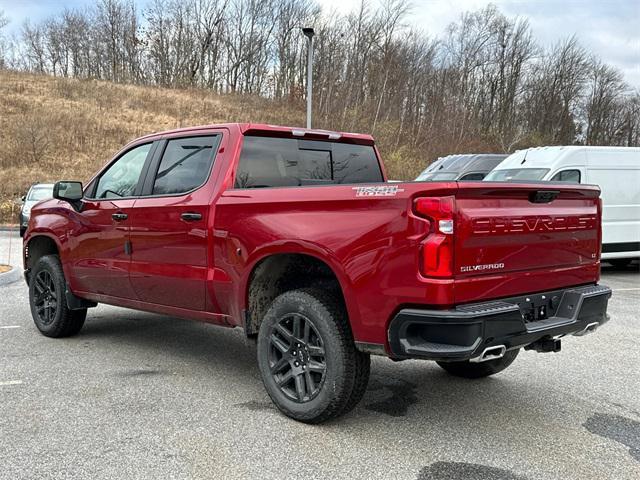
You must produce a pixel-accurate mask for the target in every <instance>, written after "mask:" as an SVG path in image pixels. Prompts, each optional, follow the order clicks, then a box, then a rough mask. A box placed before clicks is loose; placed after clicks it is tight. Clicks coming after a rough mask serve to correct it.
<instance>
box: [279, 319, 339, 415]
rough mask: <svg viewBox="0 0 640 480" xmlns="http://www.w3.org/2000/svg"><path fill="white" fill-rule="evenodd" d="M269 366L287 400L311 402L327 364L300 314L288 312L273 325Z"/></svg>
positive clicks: (314, 333) (315, 334) (310, 325)
mask: <svg viewBox="0 0 640 480" xmlns="http://www.w3.org/2000/svg"><path fill="white" fill-rule="evenodd" d="M269 342H270V344H269V367H270V370H271V375H272V376H273V380H274V381H275V383H276V385H277V386H278V387H279V388H280V390H281V391H282V393H283V394H284V395H285V396H286V397H287V398H288V399H290V400H292V401H294V402H297V403H305V402H308V401H310V400H312V399H314V398H315V397H316V396H317V395H318V393H319V392H320V391H321V389H322V386H323V384H324V381H325V376H326V371H327V365H326V362H325V350H324V344H323V342H322V338H321V337H320V334H319V333H318V330H317V329H316V327H315V325H314V324H313V322H312V321H311V320H310V319H309V318H307V317H306V316H304V315H301V314H298V313H289V314H286V315H284V316H283V317H281V318H280V319H279V320H278V322H277V323H276V324H275V325H274V326H273V329H272V332H271V337H270V339H269Z"/></svg>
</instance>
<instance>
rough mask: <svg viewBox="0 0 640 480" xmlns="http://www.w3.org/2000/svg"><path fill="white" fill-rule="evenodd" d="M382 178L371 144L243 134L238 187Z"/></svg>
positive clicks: (322, 183)
mask: <svg viewBox="0 0 640 480" xmlns="http://www.w3.org/2000/svg"><path fill="white" fill-rule="evenodd" d="M376 182H382V172H381V171H380V165H379V163H378V158H377V157H376V153H375V150H374V148H373V147H372V146H366V145H351V144H347V143H338V142H324V141H313V140H299V139H295V138H275V137H252V136H247V137H245V138H244V144H243V146H242V153H241V155H240V163H239V165H238V170H237V172H236V185H235V186H236V188H268V187H287V186H302V185H330V184H336V183H376Z"/></svg>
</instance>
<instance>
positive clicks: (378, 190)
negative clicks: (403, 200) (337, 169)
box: [353, 185, 404, 197]
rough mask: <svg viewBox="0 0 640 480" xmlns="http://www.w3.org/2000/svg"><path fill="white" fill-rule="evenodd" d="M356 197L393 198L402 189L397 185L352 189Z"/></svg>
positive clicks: (402, 189) (402, 190)
mask: <svg viewBox="0 0 640 480" xmlns="http://www.w3.org/2000/svg"><path fill="white" fill-rule="evenodd" d="M353 189H354V190H355V191H356V197H395V196H396V195H397V194H398V193H399V192H404V188H398V186H397V185H377V186H375V187H353Z"/></svg>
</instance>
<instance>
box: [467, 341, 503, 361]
mask: <svg viewBox="0 0 640 480" xmlns="http://www.w3.org/2000/svg"><path fill="white" fill-rule="evenodd" d="M505 353H507V347H505V346H504V345H495V346H493V347H488V348H485V349H484V351H483V352H482V353H481V354H480V355H479V356H477V357H474V358H471V359H470V360H469V361H470V362H472V363H480V362H488V361H489V360H497V359H499V358H502V357H504V354H505Z"/></svg>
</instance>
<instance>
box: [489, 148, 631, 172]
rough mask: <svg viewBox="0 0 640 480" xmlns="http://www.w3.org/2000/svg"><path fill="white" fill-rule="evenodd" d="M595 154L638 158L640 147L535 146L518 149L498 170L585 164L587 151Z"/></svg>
mask: <svg viewBox="0 0 640 480" xmlns="http://www.w3.org/2000/svg"><path fill="white" fill-rule="evenodd" d="M587 152H588V153H589V155H590V156H591V155H594V154H601V155H602V154H604V155H606V154H616V156H619V155H620V154H624V155H625V156H627V155H630V156H632V157H634V158H638V155H639V154H640V148H634V147H602V146H582V145H566V146H551V147H534V148H527V149H524V150H518V151H516V152H515V153H512V154H511V155H509V156H508V157H507V158H505V159H504V161H503V162H502V163H500V165H498V166H497V167H496V170H506V169H510V168H520V169H522V168H540V167H552V166H553V165H556V164H564V163H566V162H569V161H573V162H575V163H576V164H584V163H586V161H587V157H586V155H585V153H587Z"/></svg>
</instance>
